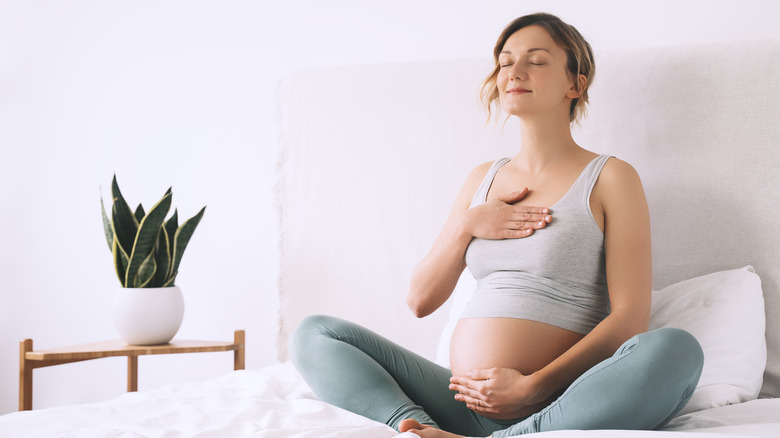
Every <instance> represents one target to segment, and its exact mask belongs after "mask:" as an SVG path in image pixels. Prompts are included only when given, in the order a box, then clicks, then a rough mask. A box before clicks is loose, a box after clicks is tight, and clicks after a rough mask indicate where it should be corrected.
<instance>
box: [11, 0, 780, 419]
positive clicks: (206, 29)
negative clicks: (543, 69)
mask: <svg viewBox="0 0 780 438" xmlns="http://www.w3.org/2000/svg"><path fill="white" fill-rule="evenodd" d="M537 10H545V11H550V12H553V13H556V14H558V15H559V16H561V18H563V19H564V20H566V21H569V22H570V23H572V24H574V25H575V26H577V27H578V29H579V30H580V31H581V32H582V33H583V35H585V37H586V38H588V39H589V41H590V42H591V44H592V45H593V47H594V48H595V49H597V50H606V49H613V48H630V47H640V46H655V45H677V44H689V43H708V42H718V41H745V40H753V39H768V38H772V39H778V38H780V28H778V27H777V26H776V20H777V18H778V17H780V5H779V4H778V3H776V2H773V1H771V0H766V1H756V0H742V1H740V2H738V3H737V2H725V1H704V0H701V1H673V0H662V1H654V2H635V1H617V0H613V1H606V0H605V1H589V2H586V1H577V0H569V1H564V0H559V1H522V2H520V1H509V0H504V1H491V2H478V1H465V0H460V1H431V2H419V1H413V0H400V1H396V2H369V1H346V0H342V1H316V0H309V1H303V0H297V1H284V2H281V1H279V2H269V1H224V2H216V1H212V2H207V1H184V0H178V1H173V0H168V1H139V0H136V1H129V0H125V1H113V2H105V1H98V0H93V1H88V0H75V1H70V2H65V1H29V0H16V1H10V0H0V202H2V204H1V205H2V206H1V207H0V229H2V230H3V231H2V233H0V413H6V412H10V411H13V410H15V409H16V408H17V388H18V380H17V375H18V374H17V370H18V343H19V341H20V340H22V339H24V338H33V339H34V340H35V346H36V348H47V347H55V346H60V345H67V344H75V343H83V342H92V341H98V340H102V339H109V338H114V337H116V335H115V333H114V331H113V328H112V326H111V322H110V319H109V318H108V313H109V307H110V296H111V290H112V289H113V288H114V287H116V286H117V282H116V279H115V277H114V274H113V272H112V266H111V258H110V255H109V252H108V250H107V247H106V246H105V245H106V244H105V241H104V237H103V234H102V229H101V227H102V225H101V220H100V212H99V198H98V195H99V187H100V186H102V187H103V194H104V196H105V195H106V194H107V193H108V190H107V189H108V186H109V184H110V181H111V177H112V175H113V173H114V172H116V173H117V175H118V178H119V182H120V185H121V187H122V189H123V191H124V193H125V196H126V197H127V198H129V201H131V203H138V202H141V201H142V202H144V204H145V205H147V206H150V205H152V204H153V203H155V202H156V201H157V200H158V199H159V198H160V197H161V195H162V193H163V192H164V191H165V189H166V188H167V187H168V186H171V185H172V186H173V190H174V205H175V206H177V207H178V208H179V211H180V214H181V215H183V216H186V217H189V216H191V215H193V214H194V213H195V212H196V211H197V210H198V208H199V207H201V206H202V205H208V209H207V211H206V215H205V217H204V219H203V221H202V223H201V225H200V227H199V228H198V230H197V232H196V234H195V236H194V237H193V240H192V242H191V245H190V248H189V249H188V252H187V254H186V255H185V258H184V261H183V263H182V269H181V274H180V276H179V279H178V284H179V285H180V286H181V287H182V289H183V290H184V293H185V300H186V304H187V309H186V313H185V319H184V323H183V325H182V328H181V330H180V332H179V337H181V338H192V339H224V340H229V339H232V332H233V330H235V329H238V328H243V329H245V330H246V331H247V348H248V350H247V366H248V367H249V368H257V367H261V366H263V365H266V364H268V363H270V362H272V361H273V360H274V358H275V351H274V335H275V330H276V328H275V327H276V318H277V308H278V304H277V298H276V295H277V291H276V273H277V237H276V226H277V223H276V214H275V212H274V196H273V186H274V180H275V178H274V171H275V170H274V169H275V160H276V148H277V145H276V137H277V131H276V115H275V105H276V103H275V100H274V94H275V87H276V83H277V82H278V80H279V79H280V78H281V77H282V76H283V75H284V74H285V73H287V72H290V71H293V70H298V69H302V68H308V67H314V66H324V65H338V64H355V63H373V62H390V61H401V60H421V59H430V58H451V57H474V56H489V53H490V51H491V50H492V44H493V43H494V41H495V38H496V36H497V35H498V33H499V32H500V30H501V28H502V27H503V25H505V24H506V23H507V22H508V21H510V20H511V19H513V18H515V17H516V16H519V15H522V14H525V13H528V12H533V11H537ZM745 68H749V66H746V67H745ZM441 74H442V75H446V74H447V72H441ZM311 80H312V81H317V80H318V79H317V76H316V73H312V77H311ZM322 86H327V84H322ZM377 86H381V84H377ZM475 86H476V84H475ZM637 86H641V84H637ZM231 366H232V358H231V356H230V355H229V354H228V353H220V354H213V353H209V354H198V355H182V356H178V357H175V356H169V357H143V358H141V359H140V368H141V371H140V376H139V380H140V383H139V386H140V389H141V390H144V389H150V388H153V387H156V386H160V385H163V384H166V383H169V382H179V381H187V380H195V379H205V378H209V377H212V376H215V375H218V374H221V373H223V372H226V371H228V370H229V369H230V368H231ZM124 367H125V362H124V360H122V359H101V360H98V361H91V362H82V363H78V364H71V365H64V366H58V367H54V368H47V369H39V370H36V371H35V399H34V400H35V407H36V408H42V407H48V406H55V405H62V404H70V403H80V402H88V401H97V400H102V399H106V398H110V397H113V396H115V395H118V394H120V393H121V392H122V391H123V390H124V385H125V383H124V378H125V369H124Z"/></svg>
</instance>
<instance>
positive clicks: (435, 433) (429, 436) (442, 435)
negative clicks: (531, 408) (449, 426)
mask: <svg viewBox="0 0 780 438" xmlns="http://www.w3.org/2000/svg"><path fill="white" fill-rule="evenodd" d="M398 429H399V430H400V431H401V433H403V432H412V433H414V434H417V435H419V436H421V437H423V438H464V437H463V435H455V434H454V433H449V432H445V431H443V430H441V429H436V428H435V427H433V426H424V425H422V424H420V423H419V422H418V421H417V420H413V419H411V418H407V419H406V420H402V421H401V424H399V425H398Z"/></svg>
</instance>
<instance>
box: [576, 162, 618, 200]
mask: <svg viewBox="0 0 780 438" xmlns="http://www.w3.org/2000/svg"><path fill="white" fill-rule="evenodd" d="M610 158H612V155H606V154H602V155H599V156H598V157H596V158H594V159H593V161H591V162H590V164H588V166H587V167H586V168H585V170H584V171H583V173H584V175H583V177H584V178H583V183H584V184H583V188H584V189H585V190H584V192H585V199H586V200H589V199H590V194H591V192H592V191H593V186H595V185H596V181H598V179H599V175H601V171H602V169H604V165H605V164H607V160H609V159H610Z"/></svg>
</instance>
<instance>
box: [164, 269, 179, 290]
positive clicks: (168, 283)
mask: <svg viewBox="0 0 780 438" xmlns="http://www.w3.org/2000/svg"><path fill="white" fill-rule="evenodd" d="M177 274H178V272H174V273H173V276H172V277H171V278H169V279H168V281H166V282H165V283H164V284H163V285H162V287H170V286H175V284H173V282H174V281H176V275H177Z"/></svg>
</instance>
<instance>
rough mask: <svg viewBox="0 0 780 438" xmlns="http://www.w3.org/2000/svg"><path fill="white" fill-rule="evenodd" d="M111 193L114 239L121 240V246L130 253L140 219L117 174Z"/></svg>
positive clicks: (112, 183)
mask: <svg viewBox="0 0 780 438" xmlns="http://www.w3.org/2000/svg"><path fill="white" fill-rule="evenodd" d="M111 194H112V196H113V197H114V206H113V208H112V209H111V219H112V221H111V225H112V227H113V230H114V239H118V240H119V246H121V247H122V249H123V250H124V251H125V253H130V251H131V250H132V248H133V241H134V240H135V235H136V232H137V231H138V221H136V219H135V216H134V215H133V212H132V211H131V210H130V207H129V206H128V205H127V202H125V198H124V197H123V196H122V192H121V191H120V190H119V185H118V184H117V182H116V175H114V179H113V181H112V182H111Z"/></svg>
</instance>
